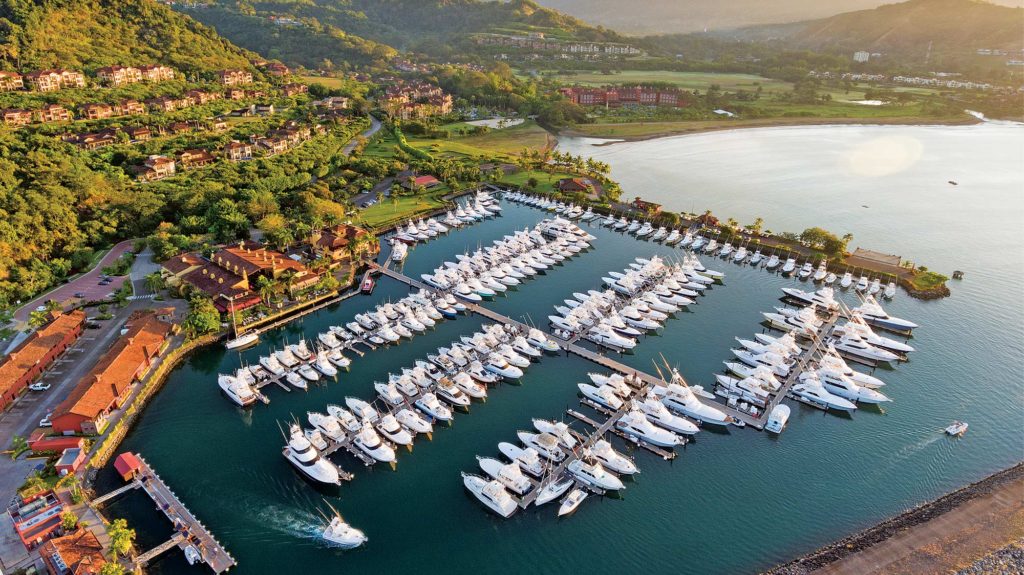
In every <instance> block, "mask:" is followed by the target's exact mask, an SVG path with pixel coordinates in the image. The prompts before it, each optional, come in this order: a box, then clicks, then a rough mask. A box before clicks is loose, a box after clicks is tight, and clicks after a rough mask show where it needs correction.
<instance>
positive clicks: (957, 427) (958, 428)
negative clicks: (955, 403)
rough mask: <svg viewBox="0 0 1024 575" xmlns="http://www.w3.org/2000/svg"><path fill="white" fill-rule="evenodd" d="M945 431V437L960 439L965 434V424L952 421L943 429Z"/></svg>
mask: <svg viewBox="0 0 1024 575" xmlns="http://www.w3.org/2000/svg"><path fill="white" fill-rule="evenodd" d="M945 431H946V435H951V436H953V437H960V436H961V435H963V434H965V433H967V424H966V423H964V422H963V421H954V422H953V423H951V424H950V425H949V427H947V428H946V429H945Z"/></svg>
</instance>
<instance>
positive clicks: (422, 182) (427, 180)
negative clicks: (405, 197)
mask: <svg viewBox="0 0 1024 575" xmlns="http://www.w3.org/2000/svg"><path fill="white" fill-rule="evenodd" d="M401 185H402V187H403V188H405V189H407V190H417V189H426V190H429V189H430V188H433V187H435V186H440V185H441V182H440V180H438V179H437V178H435V177H434V176H429V175H428V176H409V177H408V178H402V179H401Z"/></svg>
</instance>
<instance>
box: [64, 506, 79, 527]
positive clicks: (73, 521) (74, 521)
mask: <svg viewBox="0 0 1024 575" xmlns="http://www.w3.org/2000/svg"><path fill="white" fill-rule="evenodd" d="M60 526H61V528H62V529H64V531H65V532H71V531H74V529H75V527H78V516H77V515H75V512H74V511H71V510H70V509H68V510H67V511H65V512H64V513H61V514H60Z"/></svg>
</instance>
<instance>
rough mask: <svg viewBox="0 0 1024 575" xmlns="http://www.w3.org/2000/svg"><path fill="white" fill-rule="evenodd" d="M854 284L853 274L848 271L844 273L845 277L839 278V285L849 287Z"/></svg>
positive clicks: (844, 287)
mask: <svg viewBox="0 0 1024 575" xmlns="http://www.w3.org/2000/svg"><path fill="white" fill-rule="evenodd" d="M852 285H853V274H851V273H850V272H846V273H845V274H843V278H842V279H840V280H839V287H841V288H843V289H847V288H849V287H850V286H852Z"/></svg>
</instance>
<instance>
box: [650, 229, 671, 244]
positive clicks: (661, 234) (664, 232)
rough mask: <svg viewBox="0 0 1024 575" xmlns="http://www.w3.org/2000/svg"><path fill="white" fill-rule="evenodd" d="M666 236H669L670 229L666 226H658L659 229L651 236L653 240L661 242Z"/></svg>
mask: <svg viewBox="0 0 1024 575" xmlns="http://www.w3.org/2000/svg"><path fill="white" fill-rule="evenodd" d="M666 237H668V230H667V229H666V228H665V226H661V227H660V228H658V231H656V232H654V234H653V235H652V236H651V241H655V242H660V241H661V240H663V239H665V238H666Z"/></svg>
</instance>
